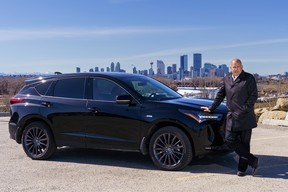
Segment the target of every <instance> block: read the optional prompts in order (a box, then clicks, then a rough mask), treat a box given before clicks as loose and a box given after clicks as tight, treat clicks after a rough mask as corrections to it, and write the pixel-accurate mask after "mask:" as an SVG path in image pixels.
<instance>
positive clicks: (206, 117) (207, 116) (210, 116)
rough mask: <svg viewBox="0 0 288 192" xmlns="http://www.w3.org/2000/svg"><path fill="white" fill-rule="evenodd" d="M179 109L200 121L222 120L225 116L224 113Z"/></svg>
mask: <svg viewBox="0 0 288 192" xmlns="http://www.w3.org/2000/svg"><path fill="white" fill-rule="evenodd" d="M179 111H180V112H181V113H184V114H185V115H187V116H189V117H191V118H193V119H194V120H196V121H197V122H198V123H202V122H204V121H220V120H221V119H222V117H223V114H215V113H205V112H202V111H190V110H182V109H179Z"/></svg>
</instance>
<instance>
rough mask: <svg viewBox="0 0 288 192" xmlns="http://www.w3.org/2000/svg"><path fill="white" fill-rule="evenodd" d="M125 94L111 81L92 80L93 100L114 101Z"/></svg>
mask: <svg viewBox="0 0 288 192" xmlns="http://www.w3.org/2000/svg"><path fill="white" fill-rule="evenodd" d="M125 94H127V92H126V91H125V90H124V89H123V88H122V87H120V86H119V85H117V84H116V83H114V82H113V81H110V80H107V79H102V78H94V79H93V99H95V100H106V101H115V100H116V97H117V96H118V95H125Z"/></svg>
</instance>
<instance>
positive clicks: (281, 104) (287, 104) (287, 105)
mask: <svg viewBox="0 0 288 192" xmlns="http://www.w3.org/2000/svg"><path fill="white" fill-rule="evenodd" d="M272 111H286V112H287V111H288V98H278V99H277V102H276V105H275V106H274V107H273V108H272Z"/></svg>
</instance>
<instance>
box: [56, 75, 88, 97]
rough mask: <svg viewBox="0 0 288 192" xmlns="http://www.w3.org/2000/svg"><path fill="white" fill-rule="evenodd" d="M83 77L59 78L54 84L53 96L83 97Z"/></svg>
mask: <svg viewBox="0 0 288 192" xmlns="http://www.w3.org/2000/svg"><path fill="white" fill-rule="evenodd" d="M84 90H85V78H71V79H60V80H58V81H57V82H56V84H55V86H54V96H55V97H67V98H76V99H83V98H84V95H85V94H84V93H85V92H84Z"/></svg>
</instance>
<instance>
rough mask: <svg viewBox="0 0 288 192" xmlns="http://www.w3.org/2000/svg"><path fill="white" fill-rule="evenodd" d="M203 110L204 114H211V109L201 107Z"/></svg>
mask: <svg viewBox="0 0 288 192" xmlns="http://www.w3.org/2000/svg"><path fill="white" fill-rule="evenodd" d="M201 109H202V110H203V111H204V112H208V113H210V112H211V111H210V109H209V108H208V107H201Z"/></svg>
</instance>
